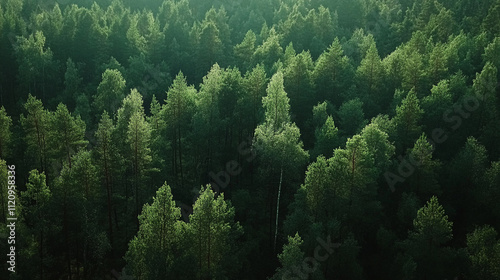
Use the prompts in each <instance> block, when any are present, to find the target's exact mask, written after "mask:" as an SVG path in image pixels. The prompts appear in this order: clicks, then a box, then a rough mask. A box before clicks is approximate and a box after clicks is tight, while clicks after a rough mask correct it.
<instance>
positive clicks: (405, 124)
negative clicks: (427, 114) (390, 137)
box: [393, 90, 424, 153]
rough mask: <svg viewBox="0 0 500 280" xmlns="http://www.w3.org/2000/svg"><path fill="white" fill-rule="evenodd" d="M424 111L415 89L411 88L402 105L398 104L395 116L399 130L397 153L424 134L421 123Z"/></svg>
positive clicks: (395, 122) (394, 119) (397, 129)
mask: <svg viewBox="0 0 500 280" xmlns="http://www.w3.org/2000/svg"><path fill="white" fill-rule="evenodd" d="M423 113H424V112H423V110H422V109H421V108H420V105H419V100H418V98H417V95H416V93H415V91H413V90H411V91H410V92H409V93H408V95H407V96H406V97H405V98H404V99H403V101H402V102H401V105H398V106H397V108H396V116H394V118H393V122H394V125H395V127H396V132H397V141H396V143H397V146H396V148H397V153H402V152H404V151H405V150H406V149H407V148H409V147H410V145H411V144H413V143H414V142H415V140H416V139H417V138H418V137H419V136H420V135H421V134H422V127H421V126H420V125H419V123H420V119H421V118H422V115H423Z"/></svg>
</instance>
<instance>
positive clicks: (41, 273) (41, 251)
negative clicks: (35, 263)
mask: <svg viewBox="0 0 500 280" xmlns="http://www.w3.org/2000/svg"><path fill="white" fill-rule="evenodd" d="M42 279H43V230H40V280H42Z"/></svg>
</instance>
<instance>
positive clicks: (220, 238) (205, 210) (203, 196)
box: [187, 185, 242, 278]
mask: <svg viewBox="0 0 500 280" xmlns="http://www.w3.org/2000/svg"><path fill="white" fill-rule="evenodd" d="M234 214H235V210H234V207H232V206H231V203H230V202H226V201H225V200H224V195H223V194H221V195H219V196H217V197H216V195H215V193H214V192H213V190H212V188H211V187H210V186H209V185H208V186H207V187H202V188H201V190H200V196H199V197H198V199H197V200H196V202H195V204H194V206H193V214H191V215H190V217H189V224H188V227H187V234H188V236H189V238H190V242H191V246H190V251H192V254H193V257H194V258H193V263H196V264H197V265H196V272H197V275H198V277H201V278H206V277H216V278H218V277H221V276H222V275H224V274H226V273H228V272H231V265H236V264H237V263H236V262H235V259H232V256H231V254H234V253H235V252H236V249H237V247H236V239H237V238H238V236H239V235H241V234H242V228H241V226H240V225H239V223H238V222H234Z"/></svg>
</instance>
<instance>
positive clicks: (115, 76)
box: [94, 69, 125, 115]
mask: <svg viewBox="0 0 500 280" xmlns="http://www.w3.org/2000/svg"><path fill="white" fill-rule="evenodd" d="M124 91H125V80H124V79H123V77H122V74H121V73H120V71H118V70H115V69H106V71H104V73H102V81H101V83H100V84H99V87H98V88H97V95H95V100H94V104H95V106H96V107H97V113H98V115H100V114H101V113H102V112H103V111H104V110H106V111H108V112H109V113H111V114H114V113H115V112H116V110H117V109H118V106H119V104H120V103H121V101H122V99H123V97H124Z"/></svg>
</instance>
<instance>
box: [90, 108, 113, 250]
mask: <svg viewBox="0 0 500 280" xmlns="http://www.w3.org/2000/svg"><path fill="white" fill-rule="evenodd" d="M114 129H115V126H114V125H113V121H112V120H111V119H110V118H109V115H108V113H107V112H106V111H104V113H103V114H102V118H101V121H100V122H99V125H98V127H97V131H96V132H95V137H96V139H97V146H96V149H95V151H96V153H97V158H98V169H99V171H100V175H101V176H100V177H101V181H102V183H103V185H104V187H105V189H106V202H107V210H108V211H107V212H108V230H109V239H110V244H111V246H113V244H114V242H113V241H114V238H113V237H114V236H113V223H112V211H113V210H114V200H113V185H114V184H113V174H114V168H113V165H114V163H116V156H115V154H116V146H115V145H114V143H113V140H112V135H113V130H114ZM116 222H117V221H116ZM117 223H118V222H117Z"/></svg>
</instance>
